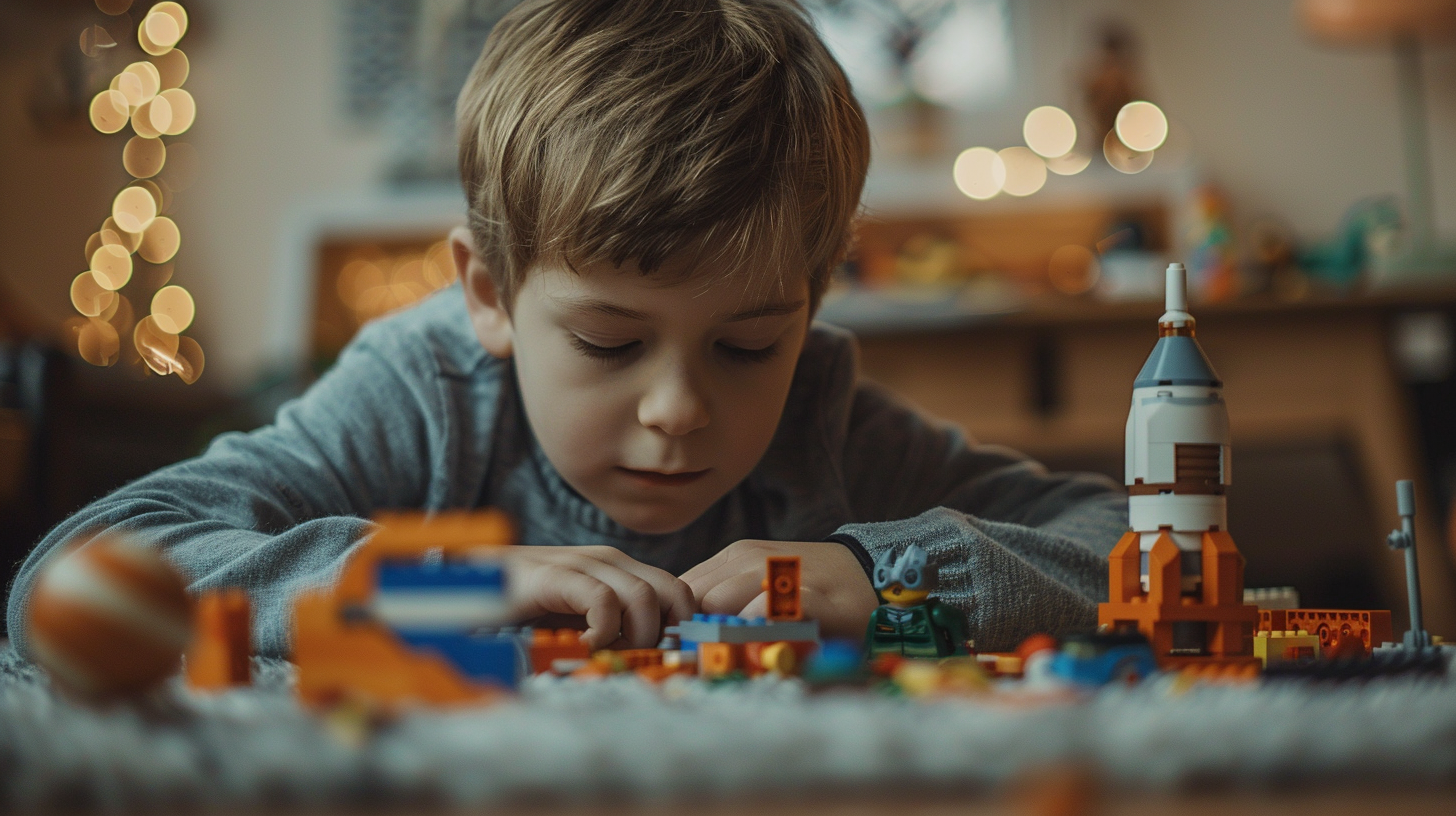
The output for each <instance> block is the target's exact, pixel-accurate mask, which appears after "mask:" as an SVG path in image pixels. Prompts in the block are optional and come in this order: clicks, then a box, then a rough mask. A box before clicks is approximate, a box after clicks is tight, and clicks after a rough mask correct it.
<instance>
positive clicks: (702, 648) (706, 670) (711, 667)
mask: <svg viewBox="0 0 1456 816" xmlns="http://www.w3.org/2000/svg"><path fill="white" fill-rule="evenodd" d="M743 652H744V647H743V644H741V643H699V644H698V674H700V675H702V676H703V677H724V676H726V675H729V674H732V673H733V672H735V671H743V669H744V654H743Z"/></svg>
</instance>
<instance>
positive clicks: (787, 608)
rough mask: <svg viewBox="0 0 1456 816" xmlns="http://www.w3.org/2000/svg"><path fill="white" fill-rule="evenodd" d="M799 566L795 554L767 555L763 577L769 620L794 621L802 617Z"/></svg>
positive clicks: (797, 557)
mask: <svg viewBox="0 0 1456 816" xmlns="http://www.w3.org/2000/svg"><path fill="white" fill-rule="evenodd" d="M799 567H800V559H799V556H797V555H775V556H769V558H768V564H767V566H766V567H765V569H764V578H763V591H764V592H767V593H768V618H769V620H790V621H796V620H801V619H802V618H803V617H804V610H803V607H802V605H801V604H800V601H799Z"/></svg>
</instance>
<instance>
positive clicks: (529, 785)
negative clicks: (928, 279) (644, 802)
mask: <svg viewBox="0 0 1456 816" xmlns="http://www.w3.org/2000/svg"><path fill="white" fill-rule="evenodd" d="M258 666H259V668H260V670H261V671H260V673H261V678H260V681H259V683H258V684H257V685H256V686H254V687H252V688H248V689H241V690H237V691H233V692H229V693H227V694H223V695H219V696H216V697H200V696H192V695H190V694H188V693H187V692H185V691H184V690H182V689H181V688H180V687H173V688H171V689H169V690H168V691H167V693H165V694H163V695H161V700H160V701H158V702H154V703H153V704H151V705H150V706H148V707H146V708H145V710H143V709H141V708H138V707H124V708H113V709H110V710H103V711H96V710H92V709H89V708H85V707H82V706H78V705H76V704H73V703H71V702H69V701H68V700H65V699H63V698H59V697H57V696H56V695H54V694H53V693H52V692H51V690H50V689H49V688H48V686H47V685H46V683H45V681H44V678H43V677H42V676H40V674H39V673H38V672H37V671H36V670H35V669H33V668H31V667H28V666H26V665H24V664H22V663H20V662H19V661H18V660H17V659H16V657H15V656H14V654H13V653H11V652H9V651H8V650H6V651H3V652H0V810H5V809H15V808H27V809H28V808H33V807H37V806H42V807H55V806H61V807H69V806H76V807H82V808H95V807H100V808H108V809H110V808H121V807H126V808H153V807H158V806H167V805H173V806H176V805H182V806H198V805H202V806H227V807H259V806H275V805H284V804H288V805H359V804H368V805H371V806H374V805H380V804H386V805H394V804H401V805H412V804H427V805H428V804H444V805H478V804H484V803H490V802H500V801H503V800H506V799H510V800H517V799H521V798H527V799H530V800H538V799H540V798H541V797H542V796H543V795H551V796H561V797H566V798H578V797H595V796H600V795H606V794H615V795H626V796H629V797H643V798H657V797H664V796H675V795H703V794H708V795H712V794H720V793H721V794H731V793H750V792H752V793H761V792H764V791H774V790H795V789H812V790H820V789H825V788H829V789H839V790H842V789H844V788H845V787H846V786H863V787H869V786H880V787H885V786H891V787H893V786H896V785H906V784H921V785H925V784H932V785H939V786H967V787H970V786H979V785H987V784H995V783H999V782H1002V781H1005V780H1007V779H1008V778H1010V777H1012V776H1014V775H1016V774H1017V773H1018V772H1021V771H1024V770H1026V769H1029V768H1035V767H1040V766H1044V765H1047V764H1053V763H1065V762H1079V763H1085V764H1087V765H1090V766H1091V767H1094V768H1096V769H1098V770H1099V771H1100V772H1101V773H1102V774H1104V775H1105V776H1106V777H1107V778H1108V779H1109V780H1111V781H1112V782H1114V783H1121V784H1131V785H1137V786H1142V787H1153V788H1166V787H1174V786H1178V785H1183V784H1187V783H1201V782H1231V783H1235V784H1239V785H1255V786H1257V785H1262V784H1270V785H1272V784H1275V783H1278V784H1281V785H1283V784H1287V783H1288V782H1289V781H1291V780H1300V779H1303V780H1307V781H1313V782H1319V781H1325V780H1329V781H1335V780H1338V781H1339V782H1341V783H1350V782H1359V781H1362V780H1382V781H1390V780H1409V781H1426V782H1430V781H1441V782H1451V781H1456V684H1453V683H1448V682H1445V681H1433V680H1421V679H1396V680H1386V681H1380V682H1369V683H1366V684H1363V685H1359V684H1347V685H1342V686H1328V685H1326V686H1320V687H1313V686H1301V685H1296V684H1278V685H1265V686H1262V687H1256V686H1247V687H1233V686H1205V687H1195V688H1193V689H1191V690H1186V691H1182V692H1180V691H1179V690H1177V689H1176V688H1175V686H1174V684H1172V683H1171V682H1170V681H1153V682H1150V683H1146V684H1144V685H1143V686H1141V687H1138V688H1134V689H1121V688H1119V689H1111V690H1108V691H1105V692H1103V693H1101V694H1098V695H1097V696H1095V697H1093V698H1091V699H1090V700H1088V701H1086V702H1084V703H1080V704H1057V705H1040V706H1033V705H1010V704H1007V703H1005V702H995V701H993V700H994V698H974V699H950V700H940V701H934V702H923V701H912V700H906V699H897V698H890V697H886V696H882V695H877V694H873V693H863V692H851V691H840V692H829V693H823V694H811V693H809V692H808V691H807V690H806V689H805V688H804V687H803V686H802V685H801V684H799V683H797V682H792V681H791V682H782V681H763V682H758V681H755V682H751V683H746V684H743V685H738V686H716V687H709V686H705V685H701V684H698V683H695V682H692V681H683V682H676V681H670V682H669V684H667V685H666V686H664V687H662V688H654V687H651V686H648V685H646V684H643V683H641V682H639V681H637V680H636V679H634V678H618V679H613V680H607V681H601V682H595V683H581V682H576V681H563V680H556V679H550V678H538V679H535V680H532V681H530V682H528V683H527V684H526V685H525V687H524V688H523V689H522V693H521V695H520V697H519V698H518V699H517V700H515V701H513V702H510V703H506V704H503V705H498V706H495V707H492V708H482V709H478V710H464V711H454V712H425V711H422V712H418V713H415V714H411V715H409V716H406V717H404V718H402V719H401V720H399V721H397V722H396V723H394V724H393V725H390V726H388V727H386V728H384V729H383V730H381V731H380V732H378V733H377V735H376V736H375V737H374V738H373V739H372V740H367V741H365V742H363V743H360V744H358V745H356V746H353V747H351V746H350V745H348V744H347V743H346V742H345V741H341V740H340V739H338V738H337V737H335V736H334V735H333V734H332V733H331V732H330V731H329V729H327V728H325V727H324V726H323V725H322V724H321V723H320V722H319V721H318V720H316V719H315V718H314V717H313V716H311V715H309V714H307V713H305V712H304V711H302V710H301V709H300V708H299V707H298V705H297V704H296V703H295V702H294V700H293V698H292V696H291V694H290V693H289V691H288V688H287V683H288V681H289V676H290V669H289V667H288V666H287V665H286V664H281V663H259V664H258Z"/></svg>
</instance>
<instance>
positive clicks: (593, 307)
mask: <svg viewBox="0 0 1456 816" xmlns="http://www.w3.org/2000/svg"><path fill="white" fill-rule="evenodd" d="M554 299H555V300H556V302H557V303H558V304H560V306H561V308H563V309H565V310H566V311H568V312H571V313H573V314H580V315H586V314H594V315H605V316H607V317H622V318H626V319H628V320H650V319H651V316H650V315H648V314H647V313H646V312H639V311H637V310H636V309H629V308H627V307H626V306H619V305H617V304H615V303H612V302H610V301H606V300H598V299H597V298H554ZM804 303H805V301H804V300H803V299H802V298H800V299H799V300H795V301H792V302H784V303H766V304H764V305H762V306H755V307H753V308H751V309H744V310H743V311H741V312H734V313H733V314H731V315H728V317H727V318H725V319H724V321H723V322H725V323H736V322H738V321H740V320H752V319H754V318H756V317H776V316H778V315H786V314H793V313H794V312H797V311H799V310H800V309H802V308H804Z"/></svg>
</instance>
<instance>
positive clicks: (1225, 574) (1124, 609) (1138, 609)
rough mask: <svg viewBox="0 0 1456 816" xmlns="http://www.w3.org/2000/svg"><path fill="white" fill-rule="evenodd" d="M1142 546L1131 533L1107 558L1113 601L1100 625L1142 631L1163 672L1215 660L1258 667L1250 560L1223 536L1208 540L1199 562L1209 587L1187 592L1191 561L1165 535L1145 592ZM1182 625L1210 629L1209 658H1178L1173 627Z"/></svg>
mask: <svg viewBox="0 0 1456 816" xmlns="http://www.w3.org/2000/svg"><path fill="white" fill-rule="evenodd" d="M1139 540H1140V536H1139V534H1138V533H1135V532H1130V533H1126V534H1124V535H1123V537H1122V539H1121V540H1119V541H1118V543H1117V546H1116V547H1114V548H1113V550H1112V554H1111V555H1110V556H1109V557H1108V572H1109V575H1108V577H1109V586H1108V597H1109V600H1108V602H1107V603H1103V604H1100V605H1098V607H1097V623H1098V625H1099V626H1107V627H1110V628H1112V629H1121V628H1123V627H1129V626H1132V627H1136V628H1137V629H1138V631H1140V632H1142V633H1143V635H1144V636H1146V637H1147V639H1148V642H1149V643H1150V644H1151V645H1152V648H1153V655H1154V656H1155V657H1156V658H1157V660H1158V665H1160V666H1162V667H1164V668H1175V667H1181V666H1184V665H1188V664H1189V663H1207V662H1210V661H1230V662H1232V663H1234V664H1237V665H1239V666H1249V665H1253V666H1258V665H1259V661H1258V660H1257V659H1255V658H1254V656H1253V641H1252V637H1251V634H1252V630H1253V625H1254V623H1255V622H1257V621H1258V619H1259V609H1258V607H1255V606H1252V605H1249V604H1245V603H1244V602H1243V599H1244V557H1243V556H1242V555H1240V554H1239V550H1238V547H1236V546H1235V545H1234V540H1233V538H1232V537H1231V536H1230V535H1229V534H1228V533H1227V532H1222V531H1209V532H1205V533H1204V534H1203V542H1202V551H1201V552H1200V553H1198V554H1196V555H1195V556H1194V557H1198V558H1200V559H1201V562H1202V564H1201V565H1202V567H1203V570H1202V576H1203V578H1202V588H1201V589H1200V591H1199V592H1198V593H1197V594H1195V595H1184V594H1183V593H1182V591H1181V586H1182V558H1183V557H1184V556H1183V554H1182V552H1181V551H1180V550H1179V548H1178V546H1177V545H1176V544H1174V543H1173V540H1172V538H1170V537H1169V536H1168V535H1167V534H1166V533H1164V534H1162V535H1160V536H1159V537H1158V539H1157V541H1156V542H1154V544H1153V548H1152V550H1151V551H1150V552H1149V553H1148V584H1149V588H1148V589H1147V590H1146V591H1145V590H1143V588H1142V580H1141V577H1140V571H1141V570H1140V561H1141V556H1142V553H1141V548H1140V544H1139ZM1190 555H1193V554H1191V553H1190ZM1179 623H1202V624H1206V625H1207V627H1208V643H1207V650H1208V653H1207V654H1206V655H1199V656H1184V655H1175V654H1174V653H1173V628H1174V625H1175V624H1179Z"/></svg>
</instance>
